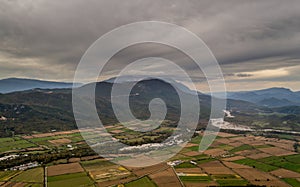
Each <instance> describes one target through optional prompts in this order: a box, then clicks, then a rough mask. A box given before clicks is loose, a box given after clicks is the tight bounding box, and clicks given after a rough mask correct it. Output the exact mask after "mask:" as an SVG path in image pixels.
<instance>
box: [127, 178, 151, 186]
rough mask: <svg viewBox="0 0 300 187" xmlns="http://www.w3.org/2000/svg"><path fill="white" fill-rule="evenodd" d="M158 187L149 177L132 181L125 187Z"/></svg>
mask: <svg viewBox="0 0 300 187" xmlns="http://www.w3.org/2000/svg"><path fill="white" fill-rule="evenodd" d="M136 186H139V187H157V185H156V184H155V183H153V182H152V181H151V180H150V179H149V178H148V177H143V178H141V179H138V180H136V181H132V182H130V183H127V184H125V187H136Z"/></svg>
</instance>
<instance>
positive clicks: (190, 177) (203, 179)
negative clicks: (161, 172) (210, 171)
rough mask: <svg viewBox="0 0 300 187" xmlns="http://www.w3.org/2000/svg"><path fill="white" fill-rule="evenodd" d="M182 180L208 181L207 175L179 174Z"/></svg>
mask: <svg viewBox="0 0 300 187" xmlns="http://www.w3.org/2000/svg"><path fill="white" fill-rule="evenodd" d="M179 178H180V180H181V181H183V182H208V181H210V178H209V176H180V177H179Z"/></svg>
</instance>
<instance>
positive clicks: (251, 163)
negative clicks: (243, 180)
mask: <svg viewBox="0 0 300 187" xmlns="http://www.w3.org/2000/svg"><path fill="white" fill-rule="evenodd" d="M234 162H235V163H238V164H244V165H248V166H252V167H254V168H256V169H259V170H261V171H265V172H269V171H273V170H275V169H278V167H276V166H273V165H269V164H266V163H263V162H259V161H256V160H252V159H249V158H246V159H242V160H236V161H234Z"/></svg>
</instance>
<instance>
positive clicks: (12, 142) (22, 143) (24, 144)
mask: <svg viewBox="0 0 300 187" xmlns="http://www.w3.org/2000/svg"><path fill="white" fill-rule="evenodd" d="M29 147H36V145H35V144H33V143H30V142H28V141H26V140H22V139H20V138H18V137H16V138H1V139H0V152H5V151H11V150H17V149H25V148H29Z"/></svg>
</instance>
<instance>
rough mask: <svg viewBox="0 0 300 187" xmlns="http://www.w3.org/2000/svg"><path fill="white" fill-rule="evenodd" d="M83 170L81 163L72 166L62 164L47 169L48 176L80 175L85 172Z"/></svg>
mask: <svg viewBox="0 0 300 187" xmlns="http://www.w3.org/2000/svg"><path fill="white" fill-rule="evenodd" d="M83 171H84V170H83V168H82V167H81V166H80V164H79V163H71V164H60V165H55V166H49V167H48V168H47V175H48V176H56V175H62V174H68V173H78V172H83Z"/></svg>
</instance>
